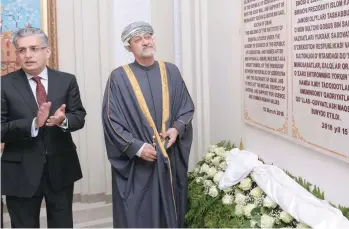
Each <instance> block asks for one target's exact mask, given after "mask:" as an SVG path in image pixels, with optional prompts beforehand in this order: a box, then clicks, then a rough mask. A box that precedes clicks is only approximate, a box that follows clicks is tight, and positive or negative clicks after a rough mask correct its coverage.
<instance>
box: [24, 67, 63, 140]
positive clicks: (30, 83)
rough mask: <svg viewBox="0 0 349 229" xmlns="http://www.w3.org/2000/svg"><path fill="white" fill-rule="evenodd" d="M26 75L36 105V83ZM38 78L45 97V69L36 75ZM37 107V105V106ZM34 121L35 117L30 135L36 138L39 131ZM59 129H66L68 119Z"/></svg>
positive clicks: (46, 87) (46, 84) (46, 82)
mask: <svg viewBox="0 0 349 229" xmlns="http://www.w3.org/2000/svg"><path fill="white" fill-rule="evenodd" d="M25 74H26V75H27V78H28V81H29V85H30V88H31V89H32V92H33V95H34V97H35V101H36V103H37V104H38V100H37V98H36V82H35V80H33V79H32V78H33V77H34V76H32V75H29V74H28V73H25ZM38 76H39V77H40V81H41V83H42V85H44V88H45V91H46V95H47V94H48V74H47V68H46V67H45V69H44V70H43V71H42V72H41V73H40V74H39V75H38ZM38 106H39V104H38ZM35 121H36V117H35V118H34V119H33V122H32V128H31V135H32V137H36V136H38V133H39V129H38V128H35ZM60 127H61V128H63V129H67V128H68V119H65V120H64V121H63V123H62V125H60Z"/></svg>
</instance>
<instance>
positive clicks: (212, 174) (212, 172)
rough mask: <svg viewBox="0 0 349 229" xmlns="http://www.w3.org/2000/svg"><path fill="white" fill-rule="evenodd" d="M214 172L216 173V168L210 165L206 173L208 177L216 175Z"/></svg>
mask: <svg viewBox="0 0 349 229" xmlns="http://www.w3.org/2000/svg"><path fill="white" fill-rule="evenodd" d="M216 173H217V170H216V169H215V168H213V167H211V168H210V169H209V170H208V171H207V175H208V176H209V177H214V176H215V175H216Z"/></svg>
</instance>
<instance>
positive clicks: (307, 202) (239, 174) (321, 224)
mask: <svg viewBox="0 0 349 229" xmlns="http://www.w3.org/2000/svg"><path fill="white" fill-rule="evenodd" d="M226 161H227V165H228V166H227V168H226V170H225V173H224V175H223V177H222V178H221V180H220V182H219V188H220V189H221V190H223V189H226V188H229V187H231V186H233V185H236V184H238V183H239V182H240V181H242V180H243V179H245V178H246V177H247V176H248V175H249V174H250V173H251V172H252V177H253V180H254V181H255V182H256V183H257V185H258V186H259V187H260V188H261V189H262V190H263V191H264V192H265V194H266V195H267V196H268V197H270V199H272V200H273V201H274V202H275V203H277V204H278V205H279V206H280V207H281V208H282V210H284V211H285V212H288V213H289V214H290V215H292V217H293V218H295V219H296V220H297V221H299V222H302V223H305V224H307V225H309V226H310V227H312V228H324V229H325V228H349V220H348V219H347V218H345V217H344V216H343V214H342V212H341V211H340V210H339V209H337V208H334V207H332V206H331V205H330V204H328V203H327V202H326V201H323V200H320V199H318V198H316V197H315V196H314V195H313V194H311V193H309V192H308V191H307V190H306V189H305V188H303V187H302V186H300V185H299V184H298V183H297V182H296V181H294V180H293V179H292V178H291V177H289V176H288V175H287V174H286V173H285V172H284V171H283V170H281V169H279V168H278V167H276V166H273V165H264V164H263V163H262V162H260V161H259V160H258V156H257V155H256V154H254V153H251V152H248V151H244V150H243V151H240V150H239V149H237V148H235V149H232V150H231V151H230V152H228V155H227V158H226Z"/></svg>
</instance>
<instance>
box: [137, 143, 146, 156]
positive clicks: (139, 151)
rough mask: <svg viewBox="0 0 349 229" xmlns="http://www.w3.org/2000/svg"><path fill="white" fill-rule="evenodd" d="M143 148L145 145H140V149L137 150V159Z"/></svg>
mask: <svg viewBox="0 0 349 229" xmlns="http://www.w3.org/2000/svg"><path fill="white" fill-rule="evenodd" d="M144 146H145V143H144V144H143V145H142V147H141V148H140V149H139V150H138V152H137V153H136V155H137V156H138V157H141V155H142V151H143V148H144Z"/></svg>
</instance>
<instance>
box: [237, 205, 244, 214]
mask: <svg viewBox="0 0 349 229" xmlns="http://www.w3.org/2000/svg"><path fill="white" fill-rule="evenodd" d="M244 214H245V209H244V206H242V205H240V204H238V205H236V206H235V215H237V216H243V215H244Z"/></svg>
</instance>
